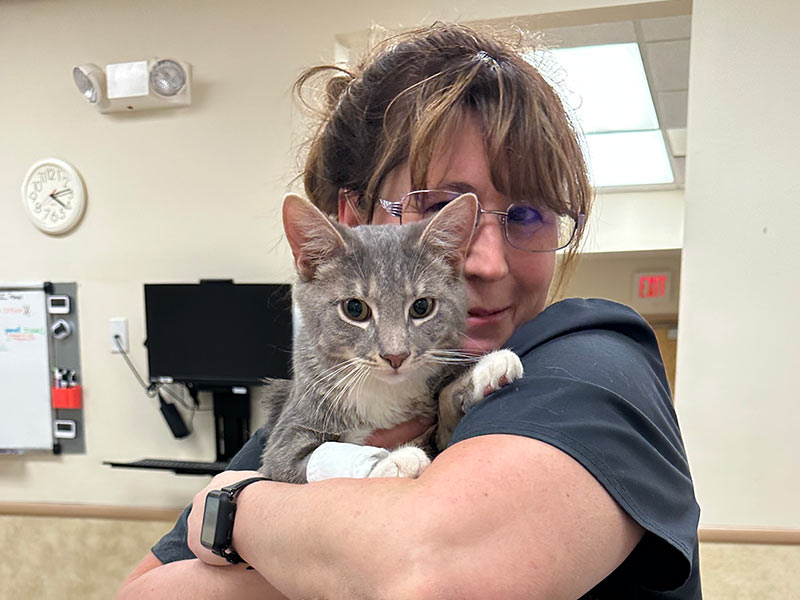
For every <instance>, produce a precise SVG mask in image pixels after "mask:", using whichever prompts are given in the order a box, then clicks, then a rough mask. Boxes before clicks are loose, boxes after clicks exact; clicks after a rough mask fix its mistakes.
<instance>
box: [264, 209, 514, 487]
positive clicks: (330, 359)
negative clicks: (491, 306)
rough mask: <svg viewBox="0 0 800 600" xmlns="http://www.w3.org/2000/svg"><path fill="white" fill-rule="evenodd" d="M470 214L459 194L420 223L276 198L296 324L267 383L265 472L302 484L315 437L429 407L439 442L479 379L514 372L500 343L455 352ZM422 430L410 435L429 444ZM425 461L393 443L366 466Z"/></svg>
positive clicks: (497, 380)
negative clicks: (346, 221) (290, 266)
mask: <svg viewBox="0 0 800 600" xmlns="http://www.w3.org/2000/svg"><path fill="white" fill-rule="evenodd" d="M476 213H477V199H476V198H475V196H474V195H472V194H465V195H464V196H462V197H461V198H459V199H457V200H455V201H453V202H451V203H450V204H448V205H447V206H446V207H445V208H444V209H443V210H441V211H440V212H439V213H437V215H436V216H435V217H434V218H433V219H431V220H429V221H423V222H418V223H412V224H407V225H402V226H397V225H370V226H361V227H354V228H350V227H345V226H341V225H338V224H335V223H332V222H331V221H330V220H329V219H328V218H327V217H325V215H323V214H322V213H321V212H320V211H319V210H318V209H317V208H316V207H314V206H313V205H312V204H311V203H310V202H308V201H307V200H304V199H302V198H300V197H299V196H293V195H288V196H287V197H286V198H285V200H284V205H283V218H284V228H285V231H286V236H287V238H288V240H289V244H290V246H291V248H292V252H293V254H294V258H295V265H296V268H297V273H298V278H297V281H296V282H295V284H294V287H293V299H294V304H295V307H296V308H297V309H299V311H300V316H301V319H302V327H301V328H300V331H299V332H298V333H297V335H296V338H295V342H294V352H293V357H292V368H293V375H294V378H293V379H292V380H291V381H274V382H271V385H270V386H269V387H268V392H267V394H268V400H267V401H268V407H269V414H270V416H269V419H268V422H269V424H271V425H272V431H271V434H270V436H269V441H268V443H267V446H266V448H265V450H264V452H263V454H262V464H261V468H260V472H261V473H262V474H263V475H265V476H266V477H269V478H271V479H274V480H278V481H287V482H294V483H303V482H305V481H306V467H307V464H308V460H309V457H310V456H311V454H312V453H313V452H314V450H316V449H317V448H318V447H319V446H320V445H321V444H323V443H324V442H347V443H351V444H363V443H364V441H365V440H366V438H367V437H368V436H369V435H370V434H371V433H372V432H373V431H374V430H376V429H386V428H390V427H393V426H394V425H398V424H400V423H403V422H405V421H408V420H410V419H413V418H417V417H438V429H437V431H436V444H437V446H438V447H439V448H443V447H445V446H446V445H447V443H448V442H449V440H450V436H451V434H452V431H453V429H454V428H455V425H456V424H457V423H458V420H459V419H460V418H461V416H462V415H463V414H464V412H465V411H466V410H468V409H469V407H470V406H471V405H472V404H473V403H474V402H476V401H478V400H480V399H481V398H482V397H483V394H484V391H485V389H486V388H489V389H497V388H498V387H500V385H502V384H503V383H506V382H510V381H512V380H513V379H514V378H516V377H519V376H520V375H521V365H520V364H519V359H518V358H517V357H516V355H513V354H512V353H510V352H507V351H501V352H494V353H491V354H489V355H487V356H486V357H484V358H483V359H481V360H480V362H478V364H477V365H475V363H476V360H477V357H474V356H470V355H469V354H466V353H464V352H463V351H461V350H459V348H460V346H461V341H462V335H463V333H464V328H465V323H466V315H467V300H466V288H465V286H466V283H465V280H464V276H463V262H464V260H465V257H466V252H467V248H468V246H469V242H470V238H471V236H472V233H473V230H474V223H475V217H476ZM352 301H356V302H355V304H353V303H352ZM420 301H421V302H420ZM364 306H366V307H368V309H366V310H367V311H368V312H367V313H366V318H364V316H365V313H364V312H362V311H360V309H361V308H363V307H364ZM353 309H355V310H353ZM354 315H355V318H354ZM495 355H497V356H495ZM507 355H511V356H510V357H509V356H507ZM490 357H492V358H490ZM473 365H475V366H473ZM445 384H447V385H446V387H443V386H445ZM428 433H429V434H430V433H431V430H429V432H428ZM423 437H425V438H427V439H420V438H418V439H417V440H415V441H414V443H415V444H416V445H417V446H421V447H426V444H427V443H429V442H430V443H432V440H430V437H431V436H430V435H428V436H421V438H423ZM427 449H428V450H430V449H431V447H430V446H429V447H428V448H427ZM409 461H410V462H409ZM429 462H430V461H429V460H428V459H427V455H426V453H425V452H423V451H421V450H418V449H417V448H410V449H409V448H404V449H399V450H395V451H394V452H392V453H391V454H390V455H389V457H388V458H387V459H386V460H384V461H382V464H379V465H377V468H376V469H374V473H371V474H370V476H385V475H394V476H411V477H415V476H417V475H418V474H419V473H420V472H421V471H422V470H423V469H424V468H425V467H426V466H427V464H428V463H429ZM387 467H388V468H387Z"/></svg>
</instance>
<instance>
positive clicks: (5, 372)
mask: <svg viewBox="0 0 800 600" xmlns="http://www.w3.org/2000/svg"><path fill="white" fill-rule="evenodd" d="M47 334H48V331H47V312H46V308H45V292H44V290H43V289H42V290H19V291H16V290H3V289H0V451H2V450H44V449H47V450H52V449H53V432H52V431H53V430H52V428H53V416H52V409H51V402H50V354H49V350H48V346H47V340H48V338H47Z"/></svg>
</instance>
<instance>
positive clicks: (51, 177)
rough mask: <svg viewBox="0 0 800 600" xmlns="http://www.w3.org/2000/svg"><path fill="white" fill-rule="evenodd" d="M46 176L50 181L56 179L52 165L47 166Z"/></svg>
mask: <svg viewBox="0 0 800 600" xmlns="http://www.w3.org/2000/svg"><path fill="white" fill-rule="evenodd" d="M47 178H48V179H49V180H50V181H55V180H56V170H55V169H54V168H53V167H47Z"/></svg>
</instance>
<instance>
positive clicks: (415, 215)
mask: <svg viewBox="0 0 800 600" xmlns="http://www.w3.org/2000/svg"><path fill="white" fill-rule="evenodd" d="M460 195H461V192H448V191H445V190H417V191H416V192H409V193H408V194H407V195H406V197H405V200H404V201H403V217H402V220H403V222H410V221H421V220H422V219H427V218H428V217H432V216H433V215H435V214H436V213H437V212H439V211H440V210H442V209H443V208H444V207H445V206H447V204H448V203H449V202H452V201H453V200H455V199H456V198H458V197H459V196H460Z"/></svg>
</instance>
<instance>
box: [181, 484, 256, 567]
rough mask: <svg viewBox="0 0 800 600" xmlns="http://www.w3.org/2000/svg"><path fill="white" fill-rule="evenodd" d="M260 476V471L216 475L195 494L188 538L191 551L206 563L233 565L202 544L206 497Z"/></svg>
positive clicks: (188, 521)
mask: <svg viewBox="0 0 800 600" xmlns="http://www.w3.org/2000/svg"><path fill="white" fill-rule="evenodd" d="M259 475H260V473H259V472H258V471H223V472H222V473H220V474H219V475H216V476H215V477H214V479H212V480H211V482H210V483H209V484H208V485H207V486H206V487H204V488H203V489H202V490H200V491H199V492H197V494H195V496H194V500H193V502H192V510H191V511H190V512H189V518H188V520H187V524H188V534H187V538H188V542H189V550H191V551H192V552H193V553H194V555H195V556H196V557H197V558H199V559H200V560H201V561H203V562H204V563H206V564H209V565H218V566H222V567H224V566H229V565H231V563H229V562H228V561H227V560H225V559H224V558H222V557H221V556H217V555H216V554H214V553H213V552H211V550H209V549H208V548H206V547H205V546H203V545H202V544H201V543H200V531H201V530H202V527H203V514H204V513H205V509H206V496H207V495H208V493H209V492H210V491H212V490H221V489H222V488H224V487H225V486H228V485H231V484H234V483H236V482H237V481H242V480H243V479H248V478H250V477H258V476H259Z"/></svg>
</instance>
